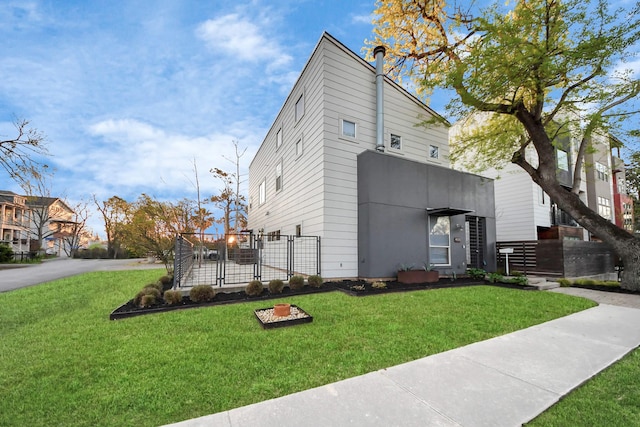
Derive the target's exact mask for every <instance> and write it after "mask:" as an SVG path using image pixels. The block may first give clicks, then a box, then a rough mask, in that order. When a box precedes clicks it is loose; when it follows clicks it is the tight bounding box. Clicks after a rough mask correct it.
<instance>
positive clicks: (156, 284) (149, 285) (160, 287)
mask: <svg viewBox="0 0 640 427" xmlns="http://www.w3.org/2000/svg"><path fill="white" fill-rule="evenodd" d="M145 288H156V289H157V290H158V291H159V292H160V294H162V291H164V289H163V287H162V283H160V282H153V283H149V284H148V285H146V286H145Z"/></svg>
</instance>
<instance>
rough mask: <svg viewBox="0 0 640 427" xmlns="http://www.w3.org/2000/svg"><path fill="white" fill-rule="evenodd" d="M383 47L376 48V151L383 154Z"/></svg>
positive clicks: (374, 50) (374, 51) (374, 52)
mask: <svg viewBox="0 0 640 427" xmlns="http://www.w3.org/2000/svg"><path fill="white" fill-rule="evenodd" d="M384 54H385V48H384V46H376V47H375V49H373V56H374V57H375V58H376V150H377V151H380V152H381V153H384Z"/></svg>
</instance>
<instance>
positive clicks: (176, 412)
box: [0, 270, 594, 426]
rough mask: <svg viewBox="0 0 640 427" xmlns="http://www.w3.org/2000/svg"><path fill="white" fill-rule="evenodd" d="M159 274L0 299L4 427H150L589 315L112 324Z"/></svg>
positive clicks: (504, 300) (563, 301)
mask: <svg viewBox="0 0 640 427" xmlns="http://www.w3.org/2000/svg"><path fill="white" fill-rule="evenodd" d="M161 275H162V270H147V271H126V272H124V271H123V272H97V273H90V274H84V275H81V276H75V277H72V278H67V279H62V280H58V281H55V282H51V283H47V284H43V285H39V286H35V287H30V288H25V289H21V290H17V291H12V292H7V293H2V294H0V354H1V355H2V362H3V368H2V370H1V371H0V426H5V425H6V426H9V425H11V426H51V425H64V426H95V425H100V426H125V425H135V426H157V425H160V424H165V423H170V422H177V421H181V420H184V419H188V418H193V417H198V416H202V415H206V414H210V413H214V412H220V411H224V410H227V409H231V408H235V407H238V406H243V405H247V404H250V403H254V402H258V401H262V400H265V399H270V398H274V397H277V396H281V395H285V394H289V393H293V392H297V391H301V390H305V389H308V388H311V387H316V386H319V385H322V384H327V383H330V382H334V381H338V380H341V379H344V378H348V377H353V376H356V375H360V374H364V373H366V372H370V371H374V370H377V369H381V368H384V367H388V366H392V365H396V364H399V363H403V362H407V361H410V360H415V359H417V358H421V357H425V356H427V355H430V354H434V353H438V352H442V351H445V350H449V349H452V348H455V347H459V346H462V345H465V344H469V343H472V342H476V341H480V340H484V339H487V338H490V337H494V336H497V335H502V334H505V333H508V332H512V331H515V330H518V329H522V328H525V327H528V326H531V325H534V324H538V323H541V322H544V321H547V320H550V319H554V318H557V317H560V316H564V315H567V314H570V313H573V312H576V311H580V310H583V309H585V308H588V307H592V306H593V305H594V303H592V302H590V301H587V300H584V299H580V298H575V297H570V296H567V295H561V294H555V293H549V292H526V291H520V290H513V289H502V288H496V287H489V286H475V287H466V288H452V289H441V290H431V291H416V292H408V293H395V294H386V295H378V296H369V297H364V298H357V297H350V296H348V295H345V294H343V293H341V292H330V293H323V294H315V295H307V296H298V297H292V298H287V300H286V301H287V302H290V303H293V304H296V305H298V306H300V307H301V308H303V309H304V310H305V311H307V312H308V313H310V314H311V315H312V316H313V317H314V320H313V323H310V324H306V325H299V326H295V327H290V328H282V329H273V330H263V329H262V328H260V326H259V325H258V322H257V321H256V319H255V317H254V315H253V310H254V309H256V308H264V307H269V306H272V305H273V303H275V302H278V300H273V301H271V302H264V301H262V302H260V301H258V302H254V303H244V304H233V305H226V306H216V307H207V308H199V309H191V310H182V311H174V312H169V313H163V314H156V315H145V316H139V317H135V318H131V319H125V320H119V321H109V320H108V317H109V313H110V312H111V311H112V310H113V309H114V308H115V307H117V306H118V305H120V304H121V303H123V302H125V301H126V300H128V299H130V298H131V297H132V296H133V295H135V293H136V292H137V291H138V290H139V289H140V288H141V287H142V285H144V284H145V283H147V282H150V281H155V280H157V279H158V278H159V277H160V276H161Z"/></svg>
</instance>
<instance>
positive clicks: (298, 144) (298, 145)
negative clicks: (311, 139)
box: [296, 138, 302, 158]
mask: <svg viewBox="0 0 640 427" xmlns="http://www.w3.org/2000/svg"><path fill="white" fill-rule="evenodd" d="M300 156H302V138H300V139H298V140H297V141H296V158H298V157H300Z"/></svg>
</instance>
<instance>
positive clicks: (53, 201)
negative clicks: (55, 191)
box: [24, 196, 76, 256]
mask: <svg viewBox="0 0 640 427" xmlns="http://www.w3.org/2000/svg"><path fill="white" fill-rule="evenodd" d="M24 197H25V199H26V200H27V206H28V208H29V209H30V210H31V224H30V229H31V246H32V250H43V251H45V252H46V253H48V254H51V255H58V256H67V255H69V254H71V249H72V248H70V247H69V243H68V237H69V236H70V235H71V234H72V233H73V232H74V226H75V225H76V222H75V221H74V220H73V218H74V212H73V209H71V208H70V207H69V206H67V204H66V203H65V202H63V201H62V200H60V199H59V198H57V197H35V196H24Z"/></svg>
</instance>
